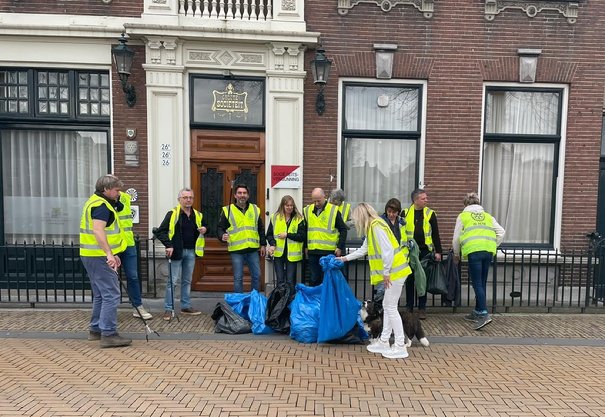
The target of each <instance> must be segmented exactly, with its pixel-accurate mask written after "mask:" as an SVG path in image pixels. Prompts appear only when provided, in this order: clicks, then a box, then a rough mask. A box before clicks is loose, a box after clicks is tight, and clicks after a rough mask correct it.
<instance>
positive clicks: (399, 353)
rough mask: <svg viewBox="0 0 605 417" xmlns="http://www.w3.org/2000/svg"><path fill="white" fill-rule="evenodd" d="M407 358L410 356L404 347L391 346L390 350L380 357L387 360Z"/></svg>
mask: <svg viewBox="0 0 605 417" xmlns="http://www.w3.org/2000/svg"><path fill="white" fill-rule="evenodd" d="M408 356H410V355H409V353H408V350H407V348H406V347H405V346H397V345H393V347H392V348H390V349H389V350H388V351H386V352H382V357H384V358H389V359H405V358H407V357H408Z"/></svg>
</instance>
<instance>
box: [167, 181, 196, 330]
mask: <svg viewBox="0 0 605 417" xmlns="http://www.w3.org/2000/svg"><path fill="white" fill-rule="evenodd" d="M178 202H179V204H178V205H177V206H176V207H175V208H173V209H172V210H170V211H169V212H168V213H166V216H165V217H164V220H163V221H162V224H160V227H158V229H157V231H156V236H157V238H158V239H159V241H160V242H162V244H163V245H164V246H165V247H166V257H167V258H169V259H170V260H171V262H172V268H171V270H172V274H171V276H170V277H169V279H170V281H169V282H168V283H167V284H166V293H165V295H164V317H163V318H164V320H166V321H169V320H170V319H171V318H172V316H173V314H174V305H173V300H174V297H173V294H172V291H173V290H174V287H175V285H176V283H177V282H178V279H179V275H181V313H182V314H184V315H188V316H197V315H200V314H202V313H201V312H200V311H198V310H195V309H194V308H192V307H191V298H190V294H191V279H192V277H193V268H194V266H195V257H196V256H199V257H202V256H204V246H205V239H204V235H205V234H206V231H207V228H206V223H205V221H204V216H203V215H202V213H200V212H199V211H197V210H196V209H194V208H193V191H192V190H191V188H183V189H182V190H181V191H179V194H178Z"/></svg>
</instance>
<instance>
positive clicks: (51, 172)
mask: <svg viewBox="0 0 605 417" xmlns="http://www.w3.org/2000/svg"><path fill="white" fill-rule="evenodd" d="M0 134H1V140H2V181H3V192H4V200H3V201H4V230H5V239H6V240H7V241H8V242H17V241H18V242H24V241H25V242H27V243H33V242H38V243H40V242H42V241H45V242H53V241H54V242H55V243H60V242H72V241H73V242H77V241H78V235H79V224H80V213H81V209H82V205H83V203H84V202H85V201H86V199H87V198H88V197H89V196H90V195H91V194H92V193H93V192H94V185H95V182H96V180H97V178H99V177H100V176H101V175H103V174H105V173H106V172H107V133H106V132H93V131H91V132H89V131H48V130H3V131H1V132H0Z"/></svg>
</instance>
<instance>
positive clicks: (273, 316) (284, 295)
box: [265, 283, 296, 333]
mask: <svg viewBox="0 0 605 417" xmlns="http://www.w3.org/2000/svg"><path fill="white" fill-rule="evenodd" d="M295 295H296V292H295V291H294V289H293V288H292V287H291V286H290V285H289V284H286V283H282V284H279V285H278V286H277V287H275V289H274V290H273V291H271V294H269V298H268V299H267V310H266V312H265V324H266V325H267V326H269V327H270V328H272V329H273V330H275V331H276V332H279V333H290V303H291V302H292V300H294V296H295Z"/></svg>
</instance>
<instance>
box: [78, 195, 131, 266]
mask: <svg viewBox="0 0 605 417" xmlns="http://www.w3.org/2000/svg"><path fill="white" fill-rule="evenodd" d="M102 205H105V206H106V207H107V209H108V210H109V211H111V212H112V213H113V215H114V218H115V220H114V221H113V222H112V223H111V225H109V224H108V225H105V235H106V236H107V243H108V244H109V249H111V253H112V254H114V255H115V254H118V253H120V252H124V250H125V249H126V240H124V233H123V231H122V228H121V227H120V221H119V218H118V213H117V212H116V210H115V209H114V208H113V207H112V205H111V204H109V202H108V201H107V200H105V199H104V198H103V197H100V196H98V195H96V194H93V195H92V196H91V197H90V198H89V199H88V201H86V203H85V204H84V208H83V209H82V217H81V218H80V256H88V257H93V256H107V254H106V253H105V251H104V250H103V249H101V246H100V245H99V242H97V238H96V237H95V234H94V229H93V225H92V222H93V220H92V210H93V209H94V208H97V207H99V206H102Z"/></svg>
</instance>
